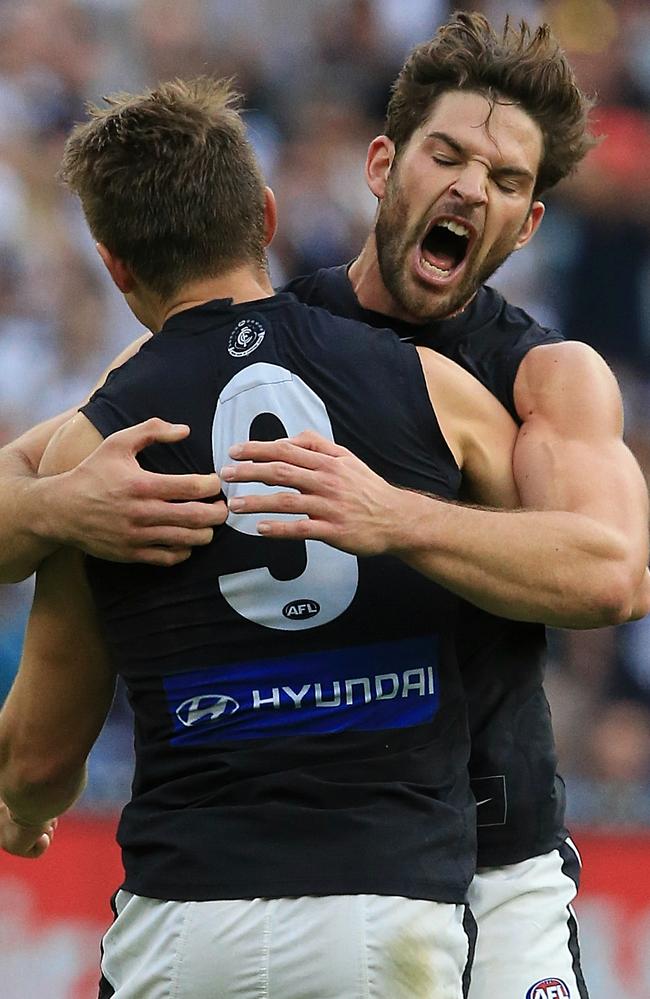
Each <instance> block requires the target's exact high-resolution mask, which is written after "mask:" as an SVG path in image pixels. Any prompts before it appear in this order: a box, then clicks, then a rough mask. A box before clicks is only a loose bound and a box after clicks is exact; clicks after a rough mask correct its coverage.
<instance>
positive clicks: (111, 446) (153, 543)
mask: <svg viewBox="0 0 650 999" xmlns="http://www.w3.org/2000/svg"><path fill="white" fill-rule="evenodd" d="M149 335H150V334H145V335H143V336H141V337H140V338H139V339H138V340H136V341H134V343H132V344H131V345H130V346H129V347H127V348H126V349H125V350H124V351H123V352H122V353H121V354H120V355H119V356H118V357H117V358H116V359H115V360H114V361H113V363H112V364H111V365H110V366H109V368H108V369H107V371H106V372H105V373H104V375H102V377H101V378H100V379H99V381H98V383H97V386H96V387H98V386H99V385H102V384H103V382H104V381H105V379H106V376H107V374H108V373H109V371H111V370H112V369H113V368H116V367H119V366H120V365H121V364H123V363H124V361H126V360H128V358H129V357H131V356H132V355H133V354H134V353H136V352H137V350H138V349H139V348H140V346H141V345H142V343H143V342H144V341H145V340H147V339H148V338H149ZM93 391H94V390H93ZM73 414H74V410H69V411H68V412H66V413H63V414H61V415H60V416H58V417H55V418H53V419H52V420H48V421H47V422H45V423H42V424H40V425H39V426H37V427H34V428H33V429H32V430H29V431H28V432H27V433H26V434H23V435H22V437H19V438H18V439H17V440H16V441H14V442H13V443H11V444H8V445H6V447H4V448H2V449H0V582H2V583H11V582H16V581H17V580H19V579H24V578H26V577H27V576H29V575H31V573H32V572H33V571H34V570H35V568H36V567H37V565H38V564H39V563H40V561H41V560H42V559H43V558H45V557H46V556H47V555H48V554H50V553H51V552H52V551H54V550H55V549H56V548H57V547H59V546H60V545H74V546H77V547H79V548H82V549H83V550H84V551H86V552H88V553H89V554H92V555H96V556H97V557H99V558H106V559H110V560H113V561H119V562H131V561H140V562H149V563H151V564H156V565H171V564H174V563H176V562H178V561H181V560H182V559H184V558H187V557H188V555H189V552H190V549H191V546H193V545H196V544H206V543H207V542H208V541H209V540H210V538H211V536H212V530H211V529H212V527H213V526H215V524H217V523H220V522H221V519H223V518H222V516H221V512H220V510H219V508H218V506H217V505H216V504H209V503H202V502H198V501H199V500H202V499H205V498H208V497H211V496H214V495H215V483H216V477H215V476H214V475H175V476H168V475H157V474H154V473H151V472H145V471H143V470H142V469H141V468H140V466H139V465H138V463H137V461H136V455H137V453H138V452H139V451H141V450H142V449H143V448H144V447H147V446H148V445H149V444H152V443H154V442H160V443H165V442H171V441H177V440H180V439H182V438H183V437H184V436H186V435H187V433H188V429H187V428H186V427H176V426H173V425H172V424H169V423H165V422H164V421H162V420H155V421H147V422H146V423H144V424H139V425H138V426H135V427H131V428H129V429H128V430H124V431H122V432H121V433H120V434H114V435H113V436H111V437H110V438H108V439H107V440H106V441H104V442H101V440H100V441H99V442H98V444H97V448H96V450H95V451H94V452H93V453H92V454H91V455H90V457H88V458H87V459H86V460H85V461H83V462H81V463H80V464H79V465H78V467H75V468H74V469H72V470H70V471H67V472H65V473H61V474H58V475H56V476H53V477H51V478H47V479H42V478H39V477H38V476H37V469H38V467H39V464H40V461H41V458H42V456H43V453H44V451H45V448H46V447H47V444H48V442H49V441H50V439H51V438H52V436H53V435H54V433H56V431H57V430H58V429H59V428H60V427H61V426H63V424H64V423H66V422H67V421H68V420H69V419H70V417H71V416H73ZM178 501H185V502H178Z"/></svg>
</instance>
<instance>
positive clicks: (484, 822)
mask: <svg viewBox="0 0 650 999" xmlns="http://www.w3.org/2000/svg"><path fill="white" fill-rule="evenodd" d="M287 289H288V290H289V291H291V292H293V294H295V295H297V297H298V298H299V299H301V301H304V302H307V303H308V304H310V305H316V306H321V307H323V308H326V309H328V310H329V311H330V312H333V313H335V314H336V315H340V316H347V317H350V318H353V319H357V320H360V321H362V322H364V323H367V324H369V325H371V326H375V327H382V328H383V327H385V326H390V327H391V329H393V330H395V332H396V333H397V334H398V335H399V336H400V338H401V339H404V340H408V341H411V342H413V343H417V344H421V345H424V346H427V347H431V348H433V349H434V350H437V351H439V352H440V353H441V354H445V355H446V356H447V357H449V358H451V359H452V360H453V361H456V363H457V364H460V365H461V366H462V367H464V368H466V369H467V371H469V372H470V373H471V374H473V375H474V376H475V377H476V378H478V380H479V381H480V382H482V383H483V384H484V385H485V386H486V388H488V389H489V390H490V392H492V394H493V395H494V396H496V398H497V399H499V401H500V402H501V403H502V405H503V406H505V408H506V409H507V410H508V411H509V412H510V413H511V415H512V417H513V418H514V419H515V420H516V421H517V422H520V421H519V419H518V416H517V412H516V409H515V404H514V397H513V387H514V382H515V378H516V375H517V370H518V368H519V364H520V363H521V361H522V359H523V358H524V357H525V355H526V354H527V352H528V351H529V350H531V349H532V348H533V347H536V346H538V345H541V344H548V343H560V342H562V340H563V339H564V338H563V337H562V336H561V335H560V334H559V333H557V332H556V331H554V330H548V329H545V328H543V327H542V326H539V325H538V324H537V323H536V322H535V321H534V320H533V319H531V317H530V316H528V315H527V314H526V313H525V312H523V311H522V310H521V309H517V308H514V307H513V306H511V305H509V304H508V303H507V302H506V301H505V300H504V298H503V297H502V296H501V295H500V294H499V293H498V292H497V291H495V290H494V289H492V288H489V287H487V286H483V287H482V288H481V289H480V290H479V292H478V294H477V295H476V297H475V298H474V300H473V301H472V302H471V303H470V305H469V306H468V307H467V308H466V309H465V310H464V311H463V312H462V313H460V314H459V315H457V316H454V317H453V318H452V319H445V320H440V321H438V322H432V323H428V324H426V325H423V326H414V325H412V324H409V323H405V322H400V321H399V320H395V319H391V318H390V317H387V316H384V315H380V314H379V313H377V312H372V311H370V310H367V309H363V308H362V307H361V306H360V305H359V302H358V301H357V298H356V296H355V294H354V291H353V289H352V285H351V284H350V281H349V279H348V276H347V267H346V266H341V267H332V268H325V269H322V270H319V271H316V272H315V273H314V274H312V275H309V276H308V277H299V278H296V279H295V280H294V281H292V282H290V283H289V285H287ZM458 653H459V659H460V662H461V667H462V673H463V680H464V683H465V687H466V691H467V699H468V711H469V722H470V731H471V738H472V753H471V759H470V775H471V778H472V787H473V789H474V793H475V796H476V802H477V805H478V813H477V814H478V866H479V867H497V866H501V865H502V864H514V863H518V862H519V861H522V860H526V859H527V858H529V857H534V856H537V855H538V854H542V853H547V852H548V851H549V850H552V849H554V848H555V847H557V846H558V845H559V844H560V843H561V842H562V840H563V839H564V837H565V836H566V830H565V828H564V825H563V823H564V785H563V782H562V779H561V778H560V777H559V775H557V773H556V764H557V760H556V754H555V746H554V740H553V732H552V728H551V719H550V712H549V707H548V702H547V700H546V696H545V694H544V690H543V687H542V683H543V679H544V664H545V659H546V637H545V629H544V627H543V626H542V625H537V624H523V623H520V622H514V621H506V620H504V619H503V618H496V617H493V616H491V615H489V614H486V613H485V612H483V611H481V610H478V609H477V608H475V607H472V606H470V605H469V604H465V603H463V602H461V603H460V609H459V629H458Z"/></svg>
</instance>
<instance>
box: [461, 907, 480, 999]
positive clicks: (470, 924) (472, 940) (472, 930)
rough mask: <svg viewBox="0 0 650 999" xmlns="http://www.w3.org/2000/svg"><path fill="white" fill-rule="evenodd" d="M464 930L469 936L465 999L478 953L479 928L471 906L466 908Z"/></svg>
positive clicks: (464, 988) (464, 998)
mask: <svg viewBox="0 0 650 999" xmlns="http://www.w3.org/2000/svg"><path fill="white" fill-rule="evenodd" d="M463 929H464V930H465V935H466V936H467V962H466V963H465V970H464V972H463V999H467V996H468V995H469V986H470V983H471V980H472V967H473V965H474V954H475V953H476V939H477V937H478V926H477V925H476V920H475V919H474V916H473V914H472V910H471V909H470V907H469V905H466V906H465V915H464V916H463Z"/></svg>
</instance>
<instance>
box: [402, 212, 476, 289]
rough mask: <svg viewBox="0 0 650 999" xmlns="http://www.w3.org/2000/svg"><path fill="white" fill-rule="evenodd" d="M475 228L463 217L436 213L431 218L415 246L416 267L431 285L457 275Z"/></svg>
mask: <svg viewBox="0 0 650 999" xmlns="http://www.w3.org/2000/svg"><path fill="white" fill-rule="evenodd" d="M475 236H476V231H475V229H474V227H473V226H471V225H470V224H469V223H467V222H465V221H464V220H463V219H459V218H454V217H453V216H440V217H439V218H436V219H434V220H433V222H432V223H431V225H430V226H429V228H428V230H427V232H426V234H425V236H424V239H423V240H422V241H421V242H420V243H419V245H418V247H417V255H416V257H417V259H416V268H417V271H418V273H419V275H420V276H421V277H422V278H424V280H425V281H427V282H428V283H431V284H435V285H439V284H447V283H448V282H450V281H453V280H454V278H455V277H457V275H458V273H459V271H460V270H461V269H462V267H463V264H464V263H465V261H466V259H467V257H468V254H469V251H470V249H471V247H472V245H473V244H474V240H475Z"/></svg>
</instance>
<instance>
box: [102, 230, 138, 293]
mask: <svg viewBox="0 0 650 999" xmlns="http://www.w3.org/2000/svg"><path fill="white" fill-rule="evenodd" d="M95 246H96V248H97V252H98V254H99V255H100V257H101V258H102V260H103V262H104V266H105V267H106V270H107V271H108V273H109V274H110V276H111V277H112V279H113V283H114V284H115V285H117V287H118V288H119V290H120V291H121V292H122V294H123V295H128V294H129V292H130V291H133V289H134V288H135V280H134V277H133V274H132V273H131V271H130V270H129V268H128V267H127V266H126V264H125V263H124V261H123V260H120V258H119V257H116V256H115V254H114V253H111V251H110V250H109V249H108V247H106V246H104V244H103V243H95Z"/></svg>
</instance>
